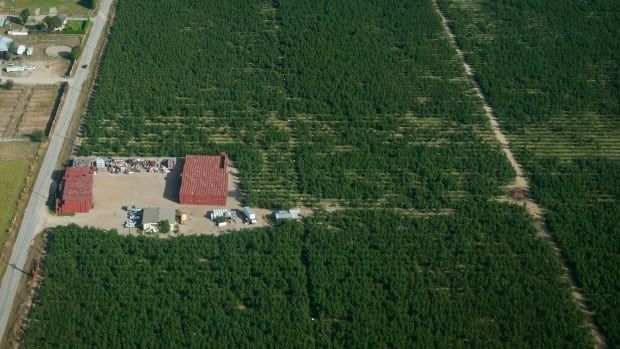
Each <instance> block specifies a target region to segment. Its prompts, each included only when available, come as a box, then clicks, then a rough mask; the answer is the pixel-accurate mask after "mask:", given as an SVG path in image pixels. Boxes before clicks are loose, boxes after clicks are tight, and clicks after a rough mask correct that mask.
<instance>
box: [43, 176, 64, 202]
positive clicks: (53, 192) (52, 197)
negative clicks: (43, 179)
mask: <svg viewBox="0 0 620 349" xmlns="http://www.w3.org/2000/svg"><path fill="white" fill-rule="evenodd" d="M63 174H64V171H61V170H54V171H53V172H52V183H50V187H49V192H48V195H47V202H46V205H47V208H48V209H49V210H50V211H52V212H56V198H57V197H58V194H59V193H58V186H59V185H60V181H61V180H62V175H63Z"/></svg>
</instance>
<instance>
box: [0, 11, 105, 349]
mask: <svg viewBox="0 0 620 349" xmlns="http://www.w3.org/2000/svg"><path fill="white" fill-rule="evenodd" d="M111 3H112V0H102V1H101V2H100V4H101V6H100V9H99V13H98V14H97V16H96V17H95V18H94V19H93V26H92V30H91V33H90V37H89V38H88V41H87V42H86V47H84V50H83V52H82V56H81V57H80V61H79V64H78V67H79V68H78V69H77V71H76V73H75V76H74V77H73V78H72V79H70V80H69V91H68V92H67V96H66V99H65V103H64V106H63V107H62V110H61V111H60V115H59V117H58V120H56V126H55V129H54V130H53V133H52V134H50V143H49V148H48V149H47V153H46V154H45V158H44V159H43V165H42V166H41V170H40V172H39V176H38V177H37V180H36V182H35V184H34V189H33V192H32V195H31V197H30V201H28V206H26V211H25V214H24V219H23V221H22V225H21V227H20V229H19V232H18V235H17V240H16V242H15V246H14V247H13V253H12V254H11V259H10V261H9V266H8V267H7V270H6V272H5V274H4V278H3V279H2V284H1V285H0V339H1V338H4V335H5V333H6V330H7V328H6V327H7V323H8V320H9V316H10V314H11V310H12V309H13V302H14V300H15V294H16V292H17V286H18V283H19V280H20V278H21V277H23V276H24V273H23V272H22V271H20V269H21V270H23V269H24V264H25V262H26V257H27V254H28V249H29V248H30V246H31V245H32V241H33V239H34V237H35V236H36V235H37V234H38V233H39V232H41V231H42V230H43V228H44V227H45V220H46V215H47V212H48V209H47V207H46V201H47V198H48V194H49V189H50V186H51V185H52V173H53V171H54V168H55V166H56V163H57V161H58V157H59V155H60V150H61V149H62V146H63V142H64V140H65V136H66V134H67V130H68V128H69V124H70V123H71V117H72V116H73V112H74V111H75V109H76V107H77V102H78V97H79V94H80V90H81V89H82V88H83V87H84V88H88V86H82V85H83V83H84V81H85V80H86V77H87V75H88V71H89V70H90V69H91V66H92V64H91V63H92V59H93V55H94V54H95V48H96V47H97V43H98V41H99V39H100V38H101V37H102V35H103V34H104V28H105V24H106V21H107V19H108V14H109V12H110V5H111ZM84 64H88V69H84V68H81V67H82V65H84Z"/></svg>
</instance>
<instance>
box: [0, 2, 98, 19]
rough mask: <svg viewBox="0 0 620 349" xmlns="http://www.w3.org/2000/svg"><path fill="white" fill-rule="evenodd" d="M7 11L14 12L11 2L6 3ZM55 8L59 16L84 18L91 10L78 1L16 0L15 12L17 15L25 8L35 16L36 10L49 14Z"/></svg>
mask: <svg viewBox="0 0 620 349" xmlns="http://www.w3.org/2000/svg"><path fill="white" fill-rule="evenodd" d="M5 7H6V8H7V10H12V5H11V1H5ZM52 7H55V8H56V10H57V11H58V14H63V15H66V16H82V15H88V13H89V11H90V10H89V9H87V8H86V7H84V6H82V5H81V1H78V0H15V10H16V12H17V13H19V12H20V11H21V9H23V8H27V9H29V10H30V14H31V15H34V13H35V12H34V11H35V9H37V8H38V9H40V11H41V12H40V13H41V14H48V13H49V10H50V8H52Z"/></svg>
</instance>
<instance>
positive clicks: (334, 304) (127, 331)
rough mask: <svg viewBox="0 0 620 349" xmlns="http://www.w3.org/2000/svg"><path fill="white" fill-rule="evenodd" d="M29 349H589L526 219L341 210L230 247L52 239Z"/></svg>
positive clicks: (66, 236)
mask: <svg viewBox="0 0 620 349" xmlns="http://www.w3.org/2000/svg"><path fill="white" fill-rule="evenodd" d="M47 255H48V257H47V259H46V261H45V263H44V273H43V283H42V285H41V288H40V290H39V292H38V295H37V298H36V300H35V306H34V308H33V310H32V315H31V316H32V318H31V321H30V322H29V323H30V327H29V328H28V330H27V333H26V345H27V346H28V347H36V348H47V347H55V348H56V347H93V346H102V347H123V348H144V347H222V346H226V347H228V346H232V347H297V348H304V347H317V346H319V347H401V348H411V347H476V348H478V347H488V348H497V347H504V346H514V347H536V348H551V347H575V348H585V347H589V346H590V345H591V343H590V342H589V338H588V335H587V330H586V329H585V328H584V327H583V326H582V318H581V316H580V314H579V312H578V310H577V308H576V306H575V305H574V303H572V302H571V301H570V294H569V291H568V289H567V288H565V287H564V284H563V282H562V281H561V280H560V278H559V277H558V275H559V273H560V268H559V266H558V265H557V264H556V263H555V261H554V259H553V257H552V253H551V251H550V250H549V249H548V248H547V247H546V245H545V244H544V242H542V241H540V240H539V239H537V238H536V237H535V235H534V232H533V229H532V228H531V224H530V219H529V217H528V216H527V214H526V213H525V211H524V210H522V209H521V208H519V207H516V206H510V205H504V204H497V203H493V204H491V203H488V202H487V201H486V200H485V201H481V202H479V203H477V204H476V205H467V206H459V207H457V211H456V212H455V214H453V215H448V216H438V217H433V218H413V217H411V216H410V215H403V214H399V213H395V212H394V211H387V210H361V211H360V210H355V211H342V212H339V213H335V214H320V215H318V216H315V217H312V218H310V220H309V221H308V222H307V226H306V227H305V229H304V227H303V226H302V225H301V224H300V223H296V222H290V223H287V224H284V225H281V226H279V227H278V228H266V229H258V230H248V231H243V232H236V233H231V234H227V235H222V236H220V237H213V236H202V237H182V238H175V239H167V240H161V239H153V238H137V237H121V236H119V235H117V234H115V233H114V232H106V231H99V230H96V229H92V228H79V227H77V226H74V225H73V226H68V227H59V228H57V229H56V231H55V233H54V234H53V235H52V236H51V238H50V242H49V250H48V254H47Z"/></svg>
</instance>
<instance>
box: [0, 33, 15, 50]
mask: <svg viewBox="0 0 620 349" xmlns="http://www.w3.org/2000/svg"><path fill="white" fill-rule="evenodd" d="M12 42H13V39H11V38H7V37H6V36H0V52H9V49H10V48H11V43H12Z"/></svg>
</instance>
